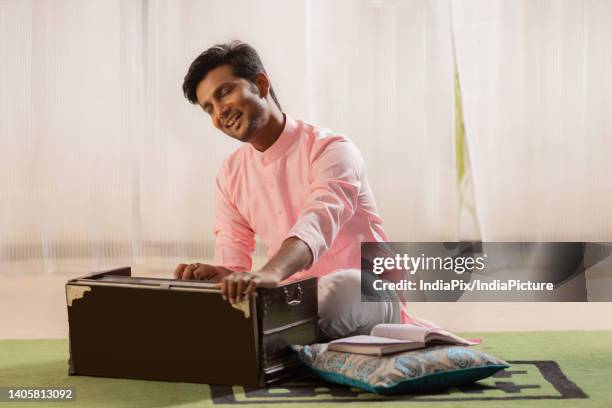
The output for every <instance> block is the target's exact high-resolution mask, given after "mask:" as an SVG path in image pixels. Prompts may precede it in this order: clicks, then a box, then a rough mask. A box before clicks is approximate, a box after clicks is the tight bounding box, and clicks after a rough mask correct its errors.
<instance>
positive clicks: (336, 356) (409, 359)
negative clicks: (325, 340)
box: [292, 344, 509, 394]
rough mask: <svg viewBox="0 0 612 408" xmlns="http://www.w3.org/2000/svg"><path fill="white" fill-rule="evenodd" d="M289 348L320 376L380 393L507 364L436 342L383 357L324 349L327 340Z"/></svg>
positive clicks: (447, 381)
mask: <svg viewBox="0 0 612 408" xmlns="http://www.w3.org/2000/svg"><path fill="white" fill-rule="evenodd" d="M292 348H293V350H295V351H296V352H297V353H298V356H299V357H300V360H302V361H303V362H304V363H305V364H306V365H308V366H309V367H310V368H311V369H312V370H313V371H314V372H315V373H316V374H317V375H319V376H320V377H321V378H323V379H325V380H328V381H332V382H335V383H339V384H346V385H350V386H353V387H358V388H362V389H365V390H367V391H371V392H377V393H381V394H396V393H404V392H413V391H428V390H433V389H440V388H448V387H452V386H458V385H462V384H466V383H471V382H474V381H477V380H480V379H482V378H486V377H489V376H490V375H492V374H494V373H495V372H497V371H499V370H502V369H504V368H507V367H509V365H508V363H506V362H505V361H503V360H500V359H498V358H496V357H493V356H490V355H488V354H485V353H483V352H482V351H479V350H476V349H473V348H467V347H459V346H435V347H428V348H425V349H421V350H412V351H407V352H403V353H397V354H391V355H388V356H382V357H376V356H366V355H361V354H351V353H341V352H336V351H327V344H313V345H311V346H292Z"/></svg>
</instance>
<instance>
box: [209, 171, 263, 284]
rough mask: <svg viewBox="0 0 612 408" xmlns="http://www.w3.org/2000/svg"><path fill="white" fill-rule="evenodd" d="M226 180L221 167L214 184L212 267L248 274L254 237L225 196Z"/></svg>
mask: <svg viewBox="0 0 612 408" xmlns="http://www.w3.org/2000/svg"><path fill="white" fill-rule="evenodd" d="M227 180H228V177H227V174H226V170H225V169H224V167H221V169H220V171H219V174H218V175H217V180H216V193H215V195H216V197H215V221H214V230H213V232H214V234H215V265H220V266H224V267H226V268H228V269H231V270H233V271H235V272H245V271H250V270H251V267H252V258H251V254H252V253H253V250H254V249H255V233H254V231H253V229H252V228H251V227H250V225H249V223H248V222H247V221H246V219H245V218H244V217H243V216H242V215H241V214H240V212H239V211H238V209H237V207H236V205H235V203H234V202H233V200H232V199H231V198H230V195H229V194H228V181H227Z"/></svg>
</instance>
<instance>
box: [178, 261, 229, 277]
mask: <svg viewBox="0 0 612 408" xmlns="http://www.w3.org/2000/svg"><path fill="white" fill-rule="evenodd" d="M232 273H234V271H232V270H231V269H227V268H224V267H223V266H214V265H207V264H203V263H199V262H197V263H193V264H180V265H179V266H177V267H176V269H175V270H174V279H197V280H209V281H211V282H221V281H222V280H223V278H225V277H226V276H227V275H230V274H232Z"/></svg>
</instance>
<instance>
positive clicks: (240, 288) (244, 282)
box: [236, 274, 251, 302]
mask: <svg viewBox="0 0 612 408" xmlns="http://www.w3.org/2000/svg"><path fill="white" fill-rule="evenodd" d="M250 280H251V276H250V275H247V274H243V275H242V276H241V277H240V279H238V281H237V282H236V301H237V302H240V301H241V300H242V294H243V293H244V291H245V290H246V288H247V286H248V285H249V281H250Z"/></svg>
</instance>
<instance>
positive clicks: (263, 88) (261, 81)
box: [255, 72, 270, 98]
mask: <svg viewBox="0 0 612 408" xmlns="http://www.w3.org/2000/svg"><path fill="white" fill-rule="evenodd" d="M255 86H257V89H258V90H259V96H261V97H262V98H267V97H268V94H269V93H270V80H269V79H268V75H266V73H265V72H260V73H259V74H257V75H255Z"/></svg>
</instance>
